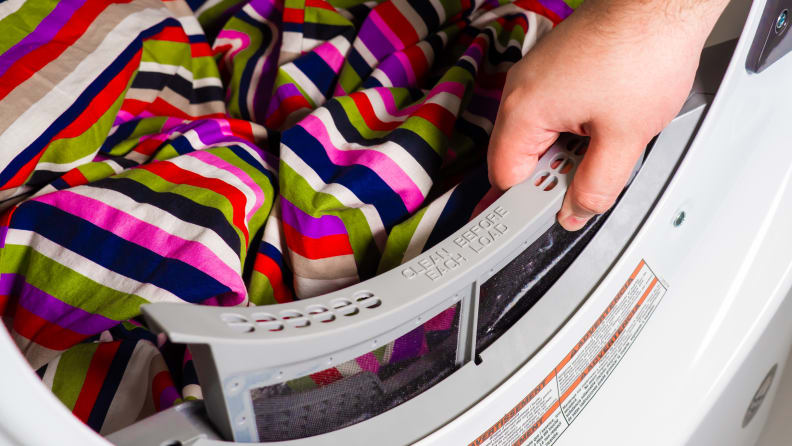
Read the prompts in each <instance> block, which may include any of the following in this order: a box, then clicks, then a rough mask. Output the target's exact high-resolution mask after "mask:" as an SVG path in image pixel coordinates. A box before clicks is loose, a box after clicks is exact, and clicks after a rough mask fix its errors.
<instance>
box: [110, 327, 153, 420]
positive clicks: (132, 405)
mask: <svg viewBox="0 0 792 446" xmlns="http://www.w3.org/2000/svg"><path fill="white" fill-rule="evenodd" d="M158 354H159V351H158V350H157V349H156V348H155V347H154V345H153V344H151V343H150V342H146V341H139V342H138V343H137V344H135V349H134V350H132V354H131V355H130V357H129V362H128V363H127V365H126V368H125V369H124V374H123V375H122V376H121V381H119V382H118V389H116V392H115V395H113V400H112V401H111V402H110V406H109V407H108V408H107V414H106V415H105V419H104V423H102V428H101V429H100V430H99V433H101V434H102V435H108V434H111V433H113V432H115V431H117V430H119V429H122V428H124V427H126V426H128V425H130V424H132V423H134V422H135V421H137V419H138V417H140V415H141V410H142V409H143V405H144V404H145V401H146V398H149V393H150V392H148V391H146V389H149V388H150V385H151V383H150V382H149V378H150V376H149V375H150V373H149V368H150V367H151V360H152V359H153V358H154V357H155V356H156V355H158Z"/></svg>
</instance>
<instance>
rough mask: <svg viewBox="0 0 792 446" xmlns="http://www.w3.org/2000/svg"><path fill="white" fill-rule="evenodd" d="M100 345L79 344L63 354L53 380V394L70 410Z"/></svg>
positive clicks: (75, 401)
mask: <svg viewBox="0 0 792 446" xmlns="http://www.w3.org/2000/svg"><path fill="white" fill-rule="evenodd" d="M98 347H99V344H97V343H92V344H77V345H75V346H74V347H72V348H70V349H68V350H66V351H65V352H63V354H61V357H60V360H59V361H58V369H57V370H56V371H55V377H54V378H53V380H52V393H54V394H55V396H57V397H58V399H60V400H61V402H63V404H64V405H65V406H66V407H67V408H68V409H69V410H73V409H74V404H75V403H77V398H78V397H79V396H80V391H81V390H82V387H83V383H84V382H85V376H86V375H87V374H88V368H89V367H90V365H91V360H92V359H93V356H94V354H95V353H96V349H97V348H98Z"/></svg>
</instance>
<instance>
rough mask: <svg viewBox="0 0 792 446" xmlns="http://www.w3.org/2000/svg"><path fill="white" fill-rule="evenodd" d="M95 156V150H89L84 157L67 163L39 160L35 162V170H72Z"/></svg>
mask: <svg viewBox="0 0 792 446" xmlns="http://www.w3.org/2000/svg"><path fill="white" fill-rule="evenodd" d="M95 157H96V152H91V153H89V154H88V155H85V156H84V157H82V158H80V159H78V160H74V161H70V162H68V163H63V164H61V163H48V162H39V163H38V164H36V170H37V171H39V170H48V171H50V172H66V171H67V170H72V169H73V168H75V167H77V166H82V165H83V164H86V163H90V162H91V161H93V159H94V158H95Z"/></svg>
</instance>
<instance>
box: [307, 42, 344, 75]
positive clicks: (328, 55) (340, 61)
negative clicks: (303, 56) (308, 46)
mask: <svg viewBox="0 0 792 446" xmlns="http://www.w3.org/2000/svg"><path fill="white" fill-rule="evenodd" d="M313 50H314V52H316V54H318V55H319V57H321V58H322V59H323V60H324V61H325V62H326V63H327V65H328V66H330V68H332V69H333V71H335V72H336V73H338V72H339V71H340V70H341V67H342V66H343V65H344V55H343V54H341V52H340V51H338V48H336V46H335V45H333V44H332V42H325V43H323V44H321V45H319V46H318V47H316V48H314V49H313Z"/></svg>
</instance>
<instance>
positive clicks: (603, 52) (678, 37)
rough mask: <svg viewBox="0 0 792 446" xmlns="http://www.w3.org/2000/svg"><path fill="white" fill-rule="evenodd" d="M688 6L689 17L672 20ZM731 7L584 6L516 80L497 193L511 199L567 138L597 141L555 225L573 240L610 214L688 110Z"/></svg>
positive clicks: (502, 119) (493, 171)
mask: <svg viewBox="0 0 792 446" xmlns="http://www.w3.org/2000/svg"><path fill="white" fill-rule="evenodd" d="M683 2H684V3H686V4H687V3H690V4H691V5H690V8H689V9H684V10H678V11H675V10H673V3H683ZM726 3H728V2H725V1H723V0H717V1H715V0H709V1H702V0H699V1H698V2H690V1H689V0H657V1H641V2H638V1H635V0H624V1H614V0H603V1H598V0H587V1H586V3H584V5H583V6H581V7H580V9H578V10H577V11H576V12H575V13H574V14H572V15H571V16H570V17H569V18H568V19H567V20H566V21H564V22H562V23H561V24H560V25H559V26H558V27H557V28H556V29H555V30H553V32H551V33H549V34H548V35H547V36H546V37H545V38H544V39H543V40H541V41H540V42H539V43H538V44H537V45H536V46H535V47H534V49H533V50H531V51H530V52H529V53H528V54H527V55H526V56H525V57H524V58H523V59H522V60H521V61H520V62H518V63H517V64H515V65H514V66H513V67H512V68H511V70H510V71H509V73H508V75H507V78H506V84H505V87H504V91H503V96H502V101H501V105H500V109H499V110H498V117H497V120H496V122H495V127H494V129H493V131H492V137H491V139H490V144H489V152H488V163H489V174H490V181H491V183H492V184H493V185H494V186H496V187H498V188H500V189H503V190H505V189H508V188H509V187H511V186H513V185H515V184H517V183H519V182H522V181H523V180H525V179H527V178H528V177H529V175H531V173H532V172H533V170H534V167H535V166H536V163H537V160H538V158H539V157H540V156H541V155H542V154H543V153H544V152H545V151H546V150H547V148H548V147H550V145H552V143H553V142H554V141H555V140H556V138H558V135H559V133H561V132H571V133H575V134H578V135H584V136H590V137H591V142H590V145H589V148H588V151H587V153H586V155H585V157H584V159H583V161H582V162H581V164H580V166H579V167H578V170H577V173H576V174H575V177H574V179H573V181H572V184H571V185H570V187H569V189H568V191H567V194H566V197H565V198H564V203H563V205H562V207H561V211H560V212H559V213H558V221H559V223H560V224H561V225H562V226H563V227H564V228H566V229H567V230H570V231H576V230H578V229H580V228H582V227H583V226H584V225H585V224H586V222H587V221H588V220H589V219H590V218H591V217H593V216H594V215H596V214H600V213H603V212H605V211H607V210H608V209H609V208H610V207H611V206H612V205H613V203H614V202H615V200H616V198H617V197H618V195H619V193H620V192H621V190H622V189H623V188H624V185H625V184H626V182H627V180H628V179H629V175H630V172H631V171H632V168H633V166H634V165H635V163H636V161H637V159H638V157H639V156H640V154H641V152H642V151H643V149H644V148H645V147H646V145H647V144H648V143H649V141H650V140H651V139H652V138H653V137H654V136H655V135H657V134H658V133H660V131H661V130H662V129H663V128H664V127H665V126H666V125H667V124H668V123H669V122H670V121H671V120H672V119H673V118H674V116H676V114H677V113H678V112H679V110H680V108H681V107H682V105H683V103H684V102H685V100H686V98H687V96H688V93H689V92H690V88H691V86H692V83H693V79H694V77H695V73H696V69H697V67H698V61H699V57H700V54H701V50H702V47H703V46H704V42H705V40H706V38H707V36H708V34H709V32H710V31H711V29H712V26H714V23H715V21H716V20H717V18H718V16H719V15H720V12H722V10H723V7H725V5H726ZM617 4H619V5H621V6H619V5H617ZM694 8H699V10H697V11H692V9H694ZM687 14H691V15H690V16H686V15H687ZM677 15H682V16H683V17H682V18H679V17H677Z"/></svg>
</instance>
